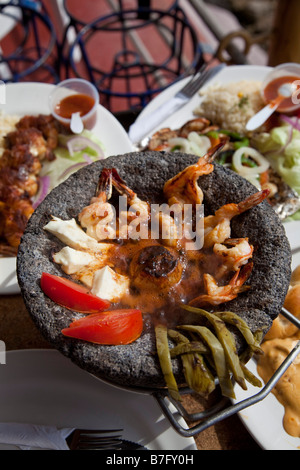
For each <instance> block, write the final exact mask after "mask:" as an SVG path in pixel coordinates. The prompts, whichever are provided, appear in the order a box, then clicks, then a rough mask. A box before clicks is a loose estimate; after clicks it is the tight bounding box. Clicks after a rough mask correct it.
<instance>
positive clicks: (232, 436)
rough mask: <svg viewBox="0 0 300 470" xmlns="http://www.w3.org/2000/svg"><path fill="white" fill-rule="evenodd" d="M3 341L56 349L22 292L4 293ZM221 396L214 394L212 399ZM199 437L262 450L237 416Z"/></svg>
mask: <svg viewBox="0 0 300 470" xmlns="http://www.w3.org/2000/svg"><path fill="white" fill-rule="evenodd" d="M0 340H2V341H4V342H5V346H6V350H7V351H11V350H20V349H52V346H51V345H50V344H49V343H48V342H47V341H45V339H44V338H43V337H42V335H41V334H40V332H39V331H38V330H37V328H36V327H35V325H34V323H33V321H32V319H31V317H30V315H29V313H28V312H27V310H26V307H25V305H24V303H23V299H22V297H21V295H11V296H0ZM1 367H7V365H1ZM218 399H219V397H212V400H218ZM183 400H184V401H183V404H184V406H185V408H186V409H187V411H188V412H190V413H191V412H196V411H199V410H200V409H203V403H202V401H201V400H200V399H199V398H197V397H194V396H190V395H187V396H184V397H183ZM2 406H5V404H2ZM194 424H195V423H193V425H194ZM195 440H196V444H197V448H198V449H199V450H261V448H260V447H259V446H258V444H257V443H256V442H255V441H254V440H253V438H252V437H251V436H250V434H249V433H248V432H247V430H246V429H245V427H244V426H243V424H242V423H241V421H240V420H239V418H238V416H237V415H234V416H232V417H230V418H227V419H226V420H224V421H222V422H219V423H217V424H216V425H215V426H212V427H210V428H208V429H206V430H205V431H203V432H201V433H200V434H198V435H197V436H196V437H195Z"/></svg>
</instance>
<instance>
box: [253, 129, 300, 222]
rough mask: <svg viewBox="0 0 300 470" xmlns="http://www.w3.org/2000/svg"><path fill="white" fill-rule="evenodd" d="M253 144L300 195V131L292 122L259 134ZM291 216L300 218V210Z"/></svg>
mask: <svg viewBox="0 0 300 470" xmlns="http://www.w3.org/2000/svg"><path fill="white" fill-rule="evenodd" d="M252 144H253V146H254V147H255V148H256V149H257V150H258V151H259V152H261V153H262V154H263V155H264V156H265V157H266V158H267V159H268V160H269V162H270V164H271V166H272V168H273V169H274V170H275V171H276V172H277V173H278V174H279V175H280V176H281V177H282V179H283V180H284V181H285V182H286V183H287V184H288V185H289V186H290V187H291V188H292V189H293V190H294V191H296V192H297V193H298V194H299V195H300V132H299V131H298V130H297V129H295V128H293V127H291V125H290V124H283V125H281V126H278V127H274V128H273V129H272V130H271V131H270V132H269V133H267V132H263V133H261V134H258V135H257V136H256V137H254V139H253V142H252ZM291 218H292V219H293V220H299V219H300V211H298V212H297V213H296V214H295V215H293V216H292V217H291Z"/></svg>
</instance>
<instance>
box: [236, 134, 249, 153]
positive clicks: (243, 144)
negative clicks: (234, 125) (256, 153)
mask: <svg viewBox="0 0 300 470" xmlns="http://www.w3.org/2000/svg"><path fill="white" fill-rule="evenodd" d="M249 145H250V141H249V139H247V137H244V138H243V139H241V140H237V141H236V142H233V147H234V148H235V149H236V150H237V149H239V148H240V147H249Z"/></svg>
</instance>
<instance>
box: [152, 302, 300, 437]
mask: <svg viewBox="0 0 300 470" xmlns="http://www.w3.org/2000/svg"><path fill="white" fill-rule="evenodd" d="M281 313H282V315H283V316H285V317H286V318H287V319H288V320H289V321H291V322H292V323H293V324H294V325H296V326H297V327H298V328H299V329H300V320H299V319H298V318H296V317H294V316H293V315H292V314H291V313H290V312H288V311H287V310H286V309H285V308H283V309H282V312H281ZM299 353H300V340H299V341H298V343H297V344H296V346H295V347H294V349H293V350H292V351H291V352H290V353H289V355H288V356H287V358H286V359H285V361H284V362H283V363H282V364H281V366H280V367H279V368H278V369H277V371H276V372H275V374H274V375H273V376H272V377H271V379H270V380H269V382H267V383H266V384H265V386H264V387H262V388H261V390H260V391H259V392H258V393H257V394H255V395H253V396H251V397H249V398H247V399H245V400H242V401H240V402H239V403H236V404H234V405H229V406H227V407H226V405H228V399H227V398H226V399H225V398H224V399H222V400H221V401H220V402H219V403H217V404H216V405H215V406H214V407H212V408H211V409H208V410H205V411H203V412H201V413H193V414H189V413H187V411H186V410H185V409H184V408H183V407H182V406H181V405H180V404H179V403H177V402H174V401H173V400H172V399H171V398H170V397H169V396H168V395H167V394H166V393H164V392H161V391H159V392H153V394H152V395H153V397H154V398H155V399H156V401H157V403H158V404H159V406H160V408H161V410H162V412H163V413H164V415H165V416H166V418H167V419H168V420H169V422H170V424H171V425H172V427H173V428H174V429H175V431H177V432H178V433H179V434H180V435H181V436H184V437H192V436H195V435H196V434H199V433H200V432H202V431H204V430H205V429H207V428H209V427H210V426H214V425H215V424H216V423H218V422H219V421H222V420H224V419H226V418H229V417H230V416H232V415H234V414H236V413H238V412H240V411H242V410H244V409H245V408H248V407H249V406H252V405H254V404H256V403H258V402H260V401H262V400H263V399H264V398H265V397H266V396H267V395H268V394H269V393H270V392H271V391H272V389H273V388H274V387H275V385H276V384H277V382H278V380H279V379H280V378H281V377H282V375H283V374H284V373H285V371H286V370H287V369H288V367H289V366H290V365H291V364H292V362H293V361H294V360H295V359H296V357H297V356H298V354H299ZM181 393H182V394H186V393H191V390H189V389H182V390H181ZM170 402H171V403H172V404H173V405H174V406H175V408H176V410H177V412H178V414H177V413H173V412H172V411H171V410H170V408H169V406H168V404H169V403H170ZM178 416H182V417H183V418H185V419H186V420H187V421H188V422H196V421H197V422H199V421H200V423H198V424H196V425H194V426H191V427H188V428H184V427H182V426H181V424H180V423H179V422H178V420H177V419H176V418H178Z"/></svg>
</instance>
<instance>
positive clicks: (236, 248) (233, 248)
mask: <svg viewBox="0 0 300 470" xmlns="http://www.w3.org/2000/svg"><path fill="white" fill-rule="evenodd" d="M213 252H214V254H215V255H216V256H217V258H218V259H220V260H221V261H222V264H221V267H220V268H219V270H218V276H223V275H224V274H226V273H227V272H230V271H238V270H239V269H240V268H241V267H242V266H243V265H245V264H246V263H248V261H249V259H250V258H251V257H252V254H253V246H252V245H250V243H249V241H248V238H229V239H227V240H225V242H224V243H216V244H215V245H214V247H213Z"/></svg>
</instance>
